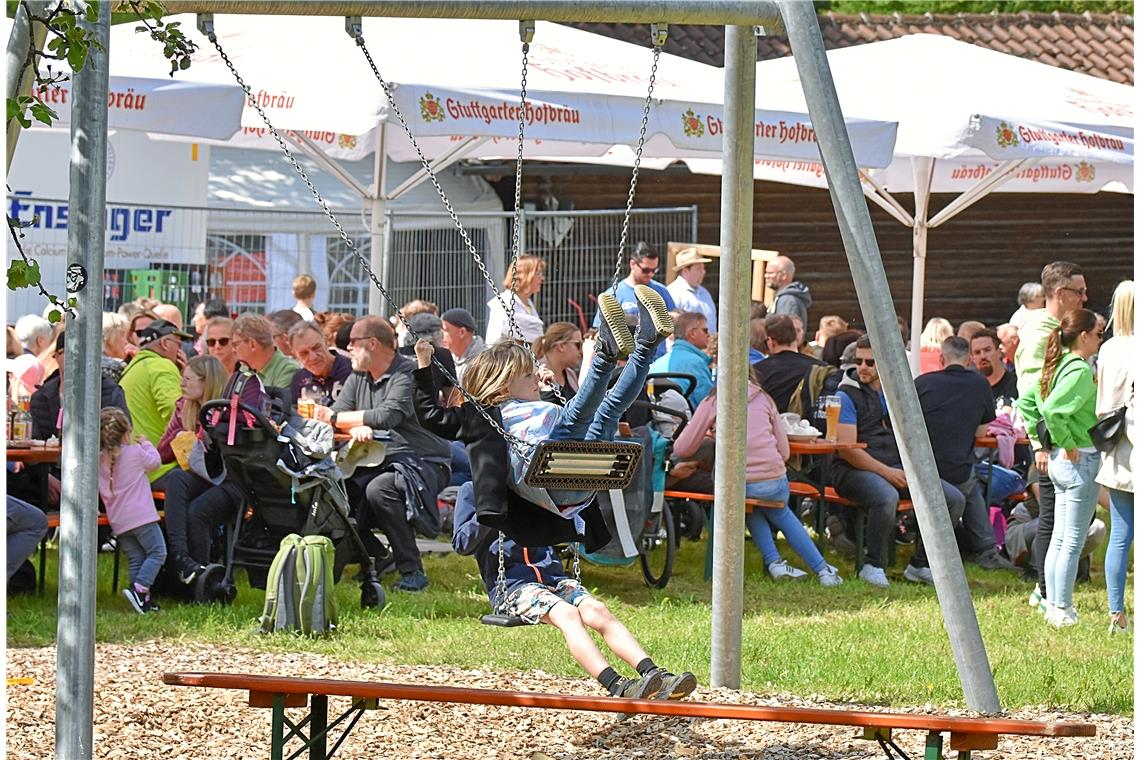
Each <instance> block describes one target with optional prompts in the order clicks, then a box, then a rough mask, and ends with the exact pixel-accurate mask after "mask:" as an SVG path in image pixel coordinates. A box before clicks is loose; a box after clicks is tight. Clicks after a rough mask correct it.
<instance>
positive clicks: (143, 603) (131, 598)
mask: <svg viewBox="0 0 1140 760" xmlns="http://www.w3.org/2000/svg"><path fill="white" fill-rule="evenodd" d="M123 596H125V597H126V598H127V601H128V602H130V603H131V607H133V608H134V611H135V612H137V613H139V614H140V615H144V614H146V613H147V612H149V609H148V607H147V605H148V604H150V594H145V595H144V594H140V593H139V592H138V591H135V588H134V586H127V587H126V588H125V589H123Z"/></svg>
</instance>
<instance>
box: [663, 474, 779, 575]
mask: <svg viewBox="0 0 1140 760" xmlns="http://www.w3.org/2000/svg"><path fill="white" fill-rule="evenodd" d="M665 498H666V499H687V500H689V501H701V502H705V503H707V504H708V510H709V530H708V541H707V543H706V544H705V580H706V581H707V580H709V579H710V578H712V566H713V531H712V517H713V495H712V494H711V493H702V492H700V491H668V490H667V491H665ZM783 506H784V505H783V504H782V503H780V502H778V501H772V500H771V499H745V500H744V514H748V513H749V512H751V511H752V510H754V509H780V508H781V507H783Z"/></svg>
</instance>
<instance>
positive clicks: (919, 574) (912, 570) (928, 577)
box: [903, 565, 934, 586]
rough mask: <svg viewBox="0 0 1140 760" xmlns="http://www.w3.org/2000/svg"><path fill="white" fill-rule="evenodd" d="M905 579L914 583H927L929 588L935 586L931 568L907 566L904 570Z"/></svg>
mask: <svg viewBox="0 0 1140 760" xmlns="http://www.w3.org/2000/svg"><path fill="white" fill-rule="evenodd" d="M903 577H904V578H906V579H907V580H908V581H910V582H912V583H925V584H926V585H927V586H933V585H934V573H932V572H930V568H929V567H915V566H914V565H907V566H906V570H903Z"/></svg>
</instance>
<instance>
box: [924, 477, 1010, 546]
mask: <svg viewBox="0 0 1140 760" xmlns="http://www.w3.org/2000/svg"><path fill="white" fill-rule="evenodd" d="M971 481H972V482H973V484H974V490H975V492H977V493H978V496H977V499H978V502H979V503H984V502H985V497H984V495H983V494H982V493H981V490H982V489H981V488H979V487H978V486H979V485H980V484H979V483H978V481H977V480H974V478H973V477H971V478H970V480H967V481H966V482H965V483H964V484H963V485H967V486H968V485H970V483H971ZM939 482H941V483H942V495H943V496H945V497H946V509H947V511H948V512H949V513H950V524H951V525H957V524H958V521H959V520H961V519H962V514H963V513H964V512H965V510H966V495H965V494H964V493H963V492H962V491H960V490H959V489H958V488H957V487H956V486H952V485H950V484H949V483H947V482H946V481H945V480H942V481H939ZM987 511H988V510H987ZM987 517H988V515H987ZM986 524H987V525H989V520H988V519H987V521H986ZM990 545H991V546H993V528H990ZM910 564H911V566H912V567H930V560H929V559H928V558H927V556H926V544H925V543H924V542H923V540H922V531H921V530H920V531H919V532H918V541H917V542H916V543H915V546H914V556H913V557H911V558H910Z"/></svg>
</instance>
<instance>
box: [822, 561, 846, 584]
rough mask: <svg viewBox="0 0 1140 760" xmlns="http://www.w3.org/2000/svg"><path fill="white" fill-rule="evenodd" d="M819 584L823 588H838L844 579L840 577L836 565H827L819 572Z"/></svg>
mask: <svg viewBox="0 0 1140 760" xmlns="http://www.w3.org/2000/svg"><path fill="white" fill-rule="evenodd" d="M819 582H820V585H822V586H838V585H840V584H842V583H843V578H842V577H840V575H839V569H838V568H837V567H835V566H834V565H825V566H824V568H823V569H822V570H820V571H819Z"/></svg>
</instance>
